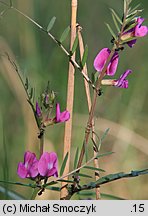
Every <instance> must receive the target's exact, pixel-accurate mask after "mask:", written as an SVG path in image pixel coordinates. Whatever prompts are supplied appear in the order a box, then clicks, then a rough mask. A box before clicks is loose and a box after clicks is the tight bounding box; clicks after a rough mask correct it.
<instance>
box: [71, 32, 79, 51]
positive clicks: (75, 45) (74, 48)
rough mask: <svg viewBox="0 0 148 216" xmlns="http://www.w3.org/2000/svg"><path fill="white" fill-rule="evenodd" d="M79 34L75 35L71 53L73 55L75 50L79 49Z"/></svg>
mask: <svg viewBox="0 0 148 216" xmlns="http://www.w3.org/2000/svg"><path fill="white" fill-rule="evenodd" d="M78 41H79V40H78V34H77V35H76V37H75V40H74V43H73V46H72V49H71V53H72V55H73V54H74V52H75V51H76V49H77V46H78Z"/></svg>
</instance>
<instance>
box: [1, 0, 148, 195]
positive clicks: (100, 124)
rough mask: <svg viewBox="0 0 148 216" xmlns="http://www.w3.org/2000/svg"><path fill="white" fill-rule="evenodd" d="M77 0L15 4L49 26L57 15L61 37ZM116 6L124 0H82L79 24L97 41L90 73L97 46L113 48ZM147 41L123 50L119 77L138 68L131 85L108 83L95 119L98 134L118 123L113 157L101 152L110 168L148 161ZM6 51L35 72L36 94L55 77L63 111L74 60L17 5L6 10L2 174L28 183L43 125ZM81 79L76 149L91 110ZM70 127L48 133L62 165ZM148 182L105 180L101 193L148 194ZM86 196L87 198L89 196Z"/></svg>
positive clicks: (92, 44)
mask: <svg viewBox="0 0 148 216" xmlns="http://www.w3.org/2000/svg"><path fill="white" fill-rule="evenodd" d="M4 1H5V2H9V1H6V0H4ZM70 2H71V1H70V0H62V1H61V0H56V1H55V0H48V1H47V0H42V1H40V0H25V1H21V0H13V3H14V6H15V7H17V8H18V9H19V10H21V11H23V12H24V13H26V14H27V15H29V16H30V17H32V18H33V19H34V20H36V21H37V22H38V23H40V24H41V25H42V26H44V27H47V25H48V23H49V20H50V19H51V18H52V17H53V16H56V17H57V19H56V24H55V26H54V28H53V29H52V33H53V34H54V35H55V37H57V38H60V35H61V33H62V32H63V30H64V29H65V28H66V27H67V26H68V25H69V23H70ZM133 2H134V5H136V4H138V3H139V1H138V0H134V1H133ZM140 3H141V8H144V9H145V10H144V11H143V13H142V16H143V17H145V18H147V14H146V12H147V9H148V1H144V0H143V1H140ZM110 7H111V8H113V9H115V10H116V11H117V12H118V14H120V15H121V14H122V8H123V1H122V0H112V1H108V0H93V1H91V0H79V1H78V23H79V24H80V25H81V26H82V27H83V38H84V41H85V43H87V45H88V47H89V56H88V68H89V75H90V76H91V73H92V72H93V71H94V69H93V60H94V57H95V56H96V54H97V52H98V51H99V50H100V49H102V48H103V47H111V44H110V39H111V37H110V34H109V32H108V29H107V28H106V26H105V25H104V23H105V22H107V23H111V14H110V10H109V8H110ZM3 9H4V6H3V5H2V4H0V12H1V11H3ZM145 24H147V20H146V21H145ZM64 45H65V46H66V48H67V49H68V48H69V40H68V39H67V40H66V41H65V42H64ZM146 47H148V40H147V38H142V39H139V40H138V42H137V44H136V45H135V47H134V48H133V49H130V48H128V47H126V48H125V50H124V52H122V53H121V54H120V57H121V58H120V62H119V67H118V71H117V73H116V75H115V77H116V78H118V77H119V76H120V74H121V73H123V72H124V71H125V70H126V69H128V68H130V69H132V70H133V74H132V75H130V77H129V88H128V89H116V88H111V87H109V88H103V92H104V93H103V96H102V97H99V100H98V104H97V109H96V119H95V124H96V130H97V133H98V134H99V135H100V136H101V134H103V132H104V131H105V129H106V128H110V131H109V134H108V136H107V137H106V139H105V141H104V143H103V145H102V149H101V152H102V153H103V152H106V151H114V152H115V154H113V155H111V156H108V157H105V158H103V159H100V167H101V168H102V169H105V170H106V173H107V174H109V173H115V172H120V171H125V172H128V171H130V170H135V169H143V168H146V167H147V166H148V98H147V95H148V84H147V83H148V75H147V74H148V61H147V55H148V53H147V49H146ZM5 52H7V53H9V55H11V56H13V60H14V61H15V62H17V64H18V65H19V68H20V71H21V74H22V76H23V77H26V76H27V77H28V78H29V80H30V83H31V86H32V87H35V89H36V94H37V93H39V92H41V90H43V89H44V88H45V86H46V84H47V80H49V81H50V86H51V88H52V89H53V90H54V91H55V92H57V100H58V101H59V102H60V104H61V109H62V110H64V109H65V107H66V89H67V73H68V59H67V57H66V56H65V54H64V53H63V52H62V51H61V50H60V48H59V47H57V45H56V44H54V43H53V41H52V40H51V39H50V38H49V37H48V36H47V35H46V34H44V33H43V32H41V31H40V30H39V29H38V28H37V27H36V26H34V25H33V24H32V23H30V22H29V21H28V20H26V19H25V18H24V17H22V16H21V15H20V14H18V13H16V12H15V11H13V10H9V11H8V12H7V13H6V14H4V16H3V17H1V19H0V98H1V99H0V100H1V101H0V112H1V114H0V137H1V141H0V164H1V165H0V180H4V179H5V180H10V181H21V182H24V183H26V182H29V180H21V179H19V177H18V176H17V174H16V169H17V164H18V162H19V161H22V160H23V154H24V151H25V150H26V149H29V150H30V151H35V152H36V153H37V154H38V139H37V128H36V126H35V122H34V119H33V116H32V112H31V110H30V107H29V104H28V103H27V101H26V96H25V93H24V90H23V89H22V86H21V84H20V81H19V79H18V77H17V75H16V73H15V71H14V69H13V68H12V67H11V66H10V63H9V62H8V59H7V58H5V57H4V55H5ZM75 80H76V82H75V101H74V121H73V147H72V153H73V154H74V152H75V149H76V146H80V147H81V145H82V141H83V137H84V129H85V126H86V122H87V117H88V109H87V103H86V98H85V90H84V85H83V79H82V76H81V74H80V73H79V71H77V72H76V75H75ZM63 131H64V124H59V125H56V126H54V127H50V128H49V129H48V130H47V132H46V140H45V143H46V146H45V148H46V150H47V151H49V152H50V151H52V150H54V151H56V152H57V154H58V157H59V166H60V164H61V159H62V148H63ZM59 150H60V151H59ZM73 154H72V155H73ZM72 161H73V159H72ZM87 181H88V180H87ZM147 182H148V177H147V176H146V175H145V176H141V177H137V178H132V179H126V180H120V181H118V182H113V183H110V184H108V185H104V186H102V187H101V192H102V193H107V194H113V195H117V196H120V197H123V198H125V199H148V186H147ZM2 186H4V185H3V184H2ZM7 187H8V188H9V189H10V190H12V191H15V192H17V193H18V194H21V195H23V196H24V197H25V198H26V199H29V198H30V195H31V189H28V188H24V187H19V186H10V185H7ZM0 191H1V192H0V199H6V198H8V197H7V196H6V194H4V193H3V192H2V190H1V188H0ZM44 196H45V199H57V198H58V193H55V192H54V193H52V192H50V191H48V192H47V193H45V195H44ZM74 198H76V199H78V198H79V197H74ZM80 198H81V199H83V197H80ZM91 198H93V197H91ZM104 198H105V197H104ZM9 199H10V198H9Z"/></svg>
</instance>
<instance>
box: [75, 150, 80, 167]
mask: <svg viewBox="0 0 148 216" xmlns="http://www.w3.org/2000/svg"><path fill="white" fill-rule="evenodd" d="M78 157H79V148H77V149H76V153H75V159H74V169H76V168H77V164H78Z"/></svg>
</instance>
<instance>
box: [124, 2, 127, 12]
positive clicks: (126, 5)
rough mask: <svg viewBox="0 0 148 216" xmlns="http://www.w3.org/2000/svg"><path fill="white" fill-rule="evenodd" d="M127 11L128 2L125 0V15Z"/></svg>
mask: <svg viewBox="0 0 148 216" xmlns="http://www.w3.org/2000/svg"><path fill="white" fill-rule="evenodd" d="M126 11H127V0H124V14H125V13H126Z"/></svg>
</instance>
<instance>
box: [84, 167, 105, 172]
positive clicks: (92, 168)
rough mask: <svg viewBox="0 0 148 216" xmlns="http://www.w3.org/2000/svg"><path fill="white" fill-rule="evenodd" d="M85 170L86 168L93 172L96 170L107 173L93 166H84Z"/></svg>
mask: <svg viewBox="0 0 148 216" xmlns="http://www.w3.org/2000/svg"><path fill="white" fill-rule="evenodd" d="M83 168H85V169H91V170H96V171H101V172H105V170H103V169H100V168H96V167H91V166H84V167H83Z"/></svg>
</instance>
